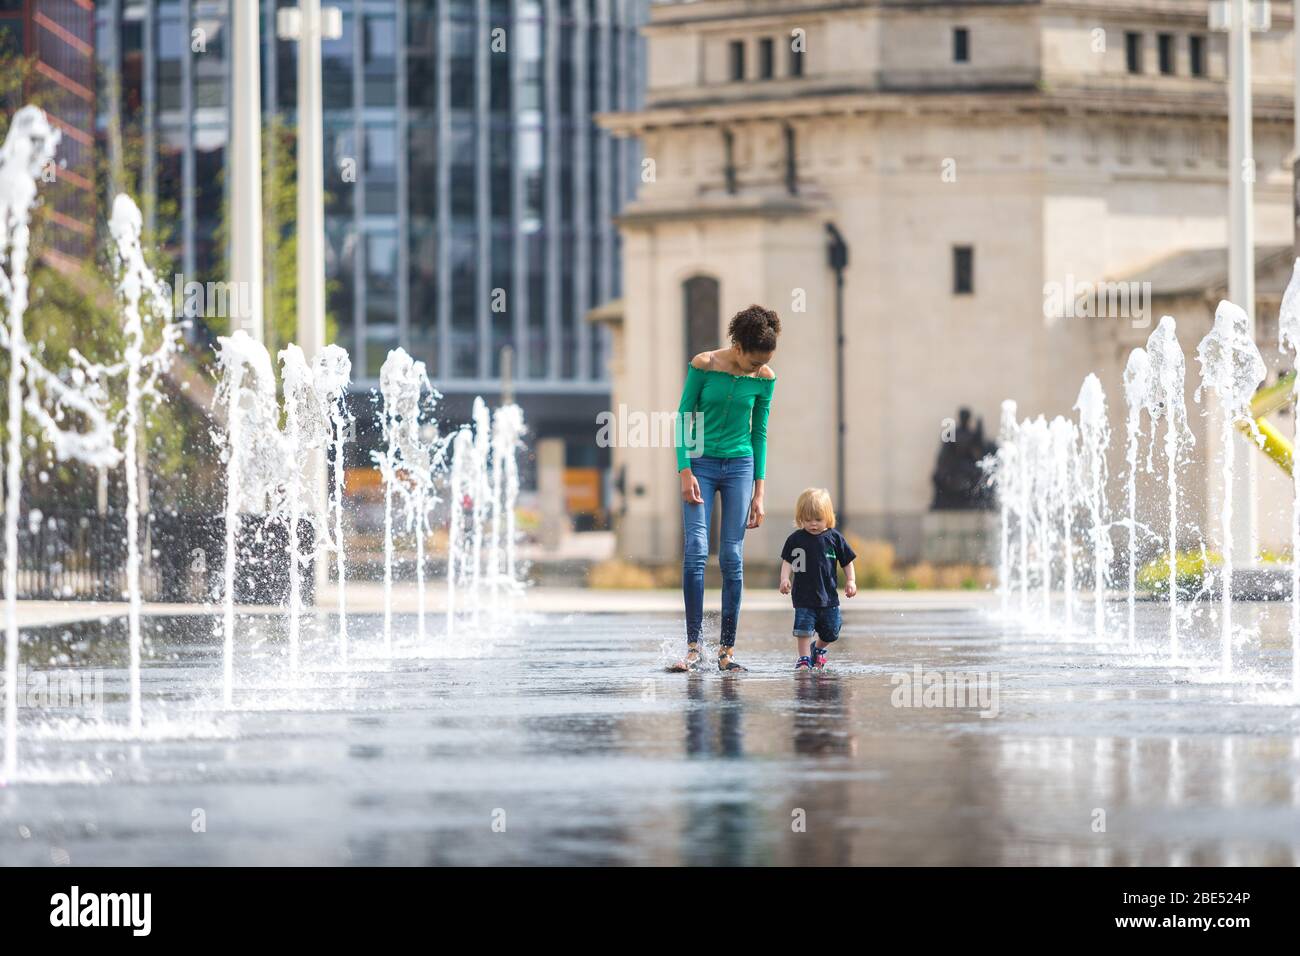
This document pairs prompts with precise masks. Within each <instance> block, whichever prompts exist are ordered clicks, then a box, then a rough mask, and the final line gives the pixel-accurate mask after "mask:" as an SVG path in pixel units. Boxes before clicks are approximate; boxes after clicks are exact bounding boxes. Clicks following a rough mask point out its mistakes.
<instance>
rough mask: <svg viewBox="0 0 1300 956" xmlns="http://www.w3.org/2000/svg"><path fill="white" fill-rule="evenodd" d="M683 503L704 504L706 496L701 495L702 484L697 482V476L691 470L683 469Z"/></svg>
mask: <svg viewBox="0 0 1300 956" xmlns="http://www.w3.org/2000/svg"><path fill="white" fill-rule="evenodd" d="M682 501H684V502H686V503H687V504H688V505H702V504H704V496H703V495H701V494H700V483H699V482H698V481H696V480H695V474H694V472H692V471H691V470H690V469H689V468H683V469H682Z"/></svg>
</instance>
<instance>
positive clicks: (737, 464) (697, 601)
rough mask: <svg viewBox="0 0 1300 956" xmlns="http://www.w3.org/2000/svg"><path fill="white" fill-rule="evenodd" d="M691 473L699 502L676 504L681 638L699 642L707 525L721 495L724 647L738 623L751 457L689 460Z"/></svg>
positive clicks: (751, 491) (751, 478) (731, 640)
mask: <svg viewBox="0 0 1300 956" xmlns="http://www.w3.org/2000/svg"><path fill="white" fill-rule="evenodd" d="M691 472H692V473H693V474H694V475H695V480H696V481H698V482H699V484H700V496H701V497H702V498H703V499H704V504H701V505H696V504H689V503H687V502H685V501H683V502H682V539H683V542H684V553H683V555H682V598H683V599H684V601H685V603H686V640H687V641H688V642H691V643H694V642H696V641H698V640H699V639H700V631H701V629H702V627H703V625H704V566H705V565H706V564H707V563H708V560H709V524H710V522H711V521H712V518H713V500H714V495H715V494H719V493H720V494H721V495H722V534H721V540H720V541H719V543H718V563H719V564H720V565H721V567H722V632H721V635H720V637H719V640H720V643H721V644H722V645H723V646H724V647H729V646H732V645H734V644H735V643H736V624H737V622H738V621H739V619H740V595H741V592H742V591H743V590H744V578H745V566H744V556H745V522H746V520H747V519H748V517H749V502H750V500H751V499H752V498H753V496H754V459H753V457H752V456H750V455H746V456H745V457H744V458H710V457H704V456H701V457H699V458H696V459H694V460H693V461H692V462H691Z"/></svg>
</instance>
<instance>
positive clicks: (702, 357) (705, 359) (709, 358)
mask: <svg viewBox="0 0 1300 956" xmlns="http://www.w3.org/2000/svg"><path fill="white" fill-rule="evenodd" d="M691 365H692V367H694V368H698V369H701V370H703V371H708V370H710V369H713V368H717V366H716V365H714V364H713V353H712V352H701V353H700V354H699V355H697V356H695V358H693V359H691Z"/></svg>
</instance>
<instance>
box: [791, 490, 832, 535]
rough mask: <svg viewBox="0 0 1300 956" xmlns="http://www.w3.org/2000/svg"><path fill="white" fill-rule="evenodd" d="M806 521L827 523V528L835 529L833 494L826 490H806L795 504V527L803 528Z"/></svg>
mask: <svg viewBox="0 0 1300 956" xmlns="http://www.w3.org/2000/svg"><path fill="white" fill-rule="evenodd" d="M805 521H825V522H826V527H828V528H833V527H835V509H834V507H832V506H831V493H830V492H829V491H827V490H826V489H825V488H805V489H804V490H803V492H802V493H801V494H800V495H799V500H798V501H796V502H795V503H794V524H795V527H796V528H802V527H803V523H804V522H805Z"/></svg>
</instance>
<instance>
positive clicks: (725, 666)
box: [718, 644, 747, 671]
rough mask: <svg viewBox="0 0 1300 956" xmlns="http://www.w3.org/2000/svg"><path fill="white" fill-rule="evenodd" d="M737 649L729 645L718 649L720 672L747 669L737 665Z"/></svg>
mask: <svg viewBox="0 0 1300 956" xmlns="http://www.w3.org/2000/svg"><path fill="white" fill-rule="evenodd" d="M735 653H736V649H735V648H734V647H732V646H731V645H729V644H724V645H723V646H722V647H720V648H718V670H720V671H743V670H746V669H747V668H745V667H742V666H741V665H739V664H737V663H736V662H735V660H734V658H733V655H734V654H735Z"/></svg>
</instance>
